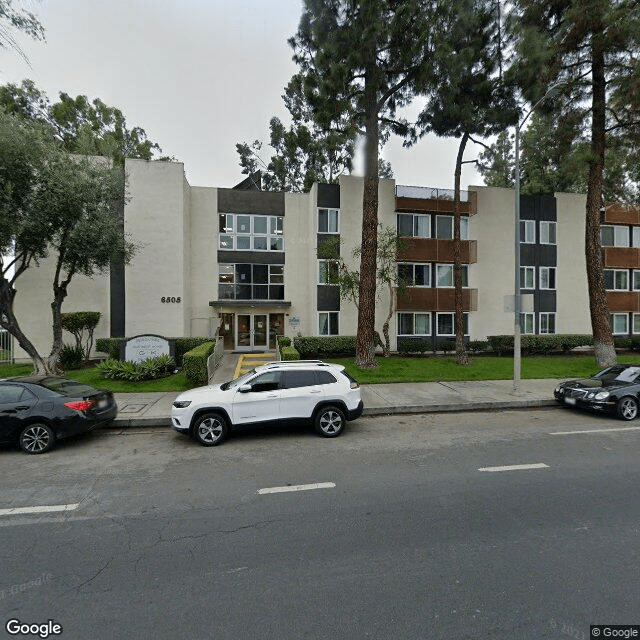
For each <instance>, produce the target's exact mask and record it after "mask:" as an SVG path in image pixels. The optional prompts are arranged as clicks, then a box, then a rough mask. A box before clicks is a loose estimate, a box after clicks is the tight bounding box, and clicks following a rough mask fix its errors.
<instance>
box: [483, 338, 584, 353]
mask: <svg viewBox="0 0 640 640" xmlns="http://www.w3.org/2000/svg"><path fill="white" fill-rule="evenodd" d="M488 340H489V345H490V347H491V350H492V351H494V352H495V353H497V354H498V355H505V354H511V353H513V336H504V335H503V336H489V338H488ZM592 344H593V336H591V335H573V334H562V333H548V334H542V335H530V334H526V335H523V336H522V337H521V339H520V348H521V349H522V351H523V352H524V353H527V354H529V355H533V354H536V353H542V354H545V355H546V354H548V353H552V352H553V351H562V352H563V353H568V352H569V351H571V349H575V348H576V347H587V346H590V345H592Z"/></svg>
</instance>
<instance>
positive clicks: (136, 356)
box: [124, 336, 170, 363]
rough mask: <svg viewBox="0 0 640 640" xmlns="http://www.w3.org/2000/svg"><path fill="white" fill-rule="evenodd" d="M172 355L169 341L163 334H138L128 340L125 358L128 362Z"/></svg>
mask: <svg viewBox="0 0 640 640" xmlns="http://www.w3.org/2000/svg"><path fill="white" fill-rule="evenodd" d="M165 354H166V355H170V351H169V341H168V340H165V339H164V338H163V337H161V336H137V337H135V338H131V340H127V343H126V344H125V347H124V359H125V360H127V361H128V362H136V363H138V362H142V361H143V360H147V359H148V358H155V357H157V356H161V355H165Z"/></svg>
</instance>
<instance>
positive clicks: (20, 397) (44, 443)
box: [0, 376, 118, 453]
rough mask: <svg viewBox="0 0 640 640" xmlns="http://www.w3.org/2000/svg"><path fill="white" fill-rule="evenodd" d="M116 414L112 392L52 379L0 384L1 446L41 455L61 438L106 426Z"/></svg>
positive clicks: (9, 379)
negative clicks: (4, 445)
mask: <svg viewBox="0 0 640 640" xmlns="http://www.w3.org/2000/svg"><path fill="white" fill-rule="evenodd" d="M117 413H118V407H117V405H116V402H115V400H114V398H113V394H112V393H111V391H104V390H99V389H94V388H93V387H90V386H89V385H86V384H83V383H81V382H76V381H75V380H68V379H67V378H58V377H54V376H29V377H21V378H7V379H5V380H0V442H2V443H18V444H19V445H20V447H21V448H22V450H23V451H26V452H27V453H44V452H45V451H48V450H49V449H51V447H52V446H53V444H54V442H55V441H56V440H58V439H60V438H66V437H67V436H72V435H75V434H78V433H85V432H87V431H91V430H92V429H95V427H97V426H99V425H107V424H109V423H110V422H112V421H113V419H114V418H115V417H116V415H117Z"/></svg>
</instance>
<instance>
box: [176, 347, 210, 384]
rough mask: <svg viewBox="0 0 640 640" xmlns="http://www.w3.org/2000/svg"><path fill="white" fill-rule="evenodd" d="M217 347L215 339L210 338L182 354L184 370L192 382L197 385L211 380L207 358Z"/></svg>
mask: <svg viewBox="0 0 640 640" xmlns="http://www.w3.org/2000/svg"><path fill="white" fill-rule="evenodd" d="M215 348H216V342H215V340H213V341H211V340H210V341H209V342H204V343H202V344H200V345H198V346H197V347H194V348H193V349H191V351H187V353H185V354H184V355H183V356H182V370H183V371H184V373H185V375H186V376H187V380H189V382H190V383H191V384H193V385H196V386H202V385H205V384H207V382H208V381H209V371H208V369H207V359H208V358H209V356H210V355H211V354H212V353H213V352H214V350H215Z"/></svg>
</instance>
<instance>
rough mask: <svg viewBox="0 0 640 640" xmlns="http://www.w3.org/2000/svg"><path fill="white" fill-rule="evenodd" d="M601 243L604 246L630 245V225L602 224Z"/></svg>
mask: <svg viewBox="0 0 640 640" xmlns="http://www.w3.org/2000/svg"><path fill="white" fill-rule="evenodd" d="M600 243H601V244H602V246H603V247H628V246H629V227H624V226H622V225H602V226H601V227H600Z"/></svg>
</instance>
